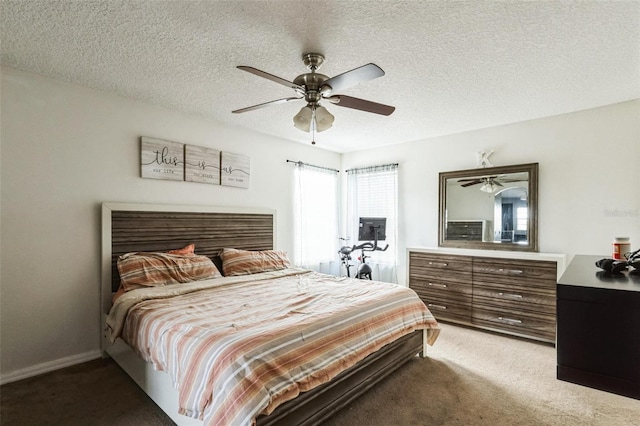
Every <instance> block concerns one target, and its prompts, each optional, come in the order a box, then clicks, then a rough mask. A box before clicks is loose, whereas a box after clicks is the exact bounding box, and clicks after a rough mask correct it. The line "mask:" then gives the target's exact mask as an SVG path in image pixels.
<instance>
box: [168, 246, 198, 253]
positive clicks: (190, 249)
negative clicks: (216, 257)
mask: <svg viewBox="0 0 640 426" xmlns="http://www.w3.org/2000/svg"><path fill="white" fill-rule="evenodd" d="M195 250H196V245H195V244H188V245H186V246H184V247H182V248H181V249H175V250H169V251H168V252H167V253H169V254H177V255H180V256H192V255H194V254H195Z"/></svg>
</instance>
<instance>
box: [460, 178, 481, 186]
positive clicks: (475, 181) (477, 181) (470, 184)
mask: <svg viewBox="0 0 640 426" xmlns="http://www.w3.org/2000/svg"><path fill="white" fill-rule="evenodd" d="M479 183H482V181H481V180H474V181H473V182H468V183H463V184H462V185H460V186H461V187H463V188H466V187H467V186H472V185H477V184H479Z"/></svg>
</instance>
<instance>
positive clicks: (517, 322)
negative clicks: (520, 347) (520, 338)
mask: <svg viewBox="0 0 640 426" xmlns="http://www.w3.org/2000/svg"><path fill="white" fill-rule="evenodd" d="M498 320H500V321H502V322H506V323H508V324H522V321H520V320H519V319H513V318H505V317H498Z"/></svg>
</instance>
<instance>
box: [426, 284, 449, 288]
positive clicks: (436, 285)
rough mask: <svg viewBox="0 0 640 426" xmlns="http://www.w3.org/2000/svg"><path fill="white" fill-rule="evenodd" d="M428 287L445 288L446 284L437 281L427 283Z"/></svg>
mask: <svg viewBox="0 0 640 426" xmlns="http://www.w3.org/2000/svg"><path fill="white" fill-rule="evenodd" d="M429 286H430V287H440V288H447V285H446V284H439V283H429Z"/></svg>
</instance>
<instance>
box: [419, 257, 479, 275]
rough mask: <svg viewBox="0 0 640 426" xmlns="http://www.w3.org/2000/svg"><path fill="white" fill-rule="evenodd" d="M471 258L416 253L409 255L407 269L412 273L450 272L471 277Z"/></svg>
mask: <svg viewBox="0 0 640 426" xmlns="http://www.w3.org/2000/svg"><path fill="white" fill-rule="evenodd" d="M471 259H472V257H470V256H447V255H442V254H431V253H418V252H411V253H410V254H409V269H410V271H412V272H414V273H418V274H419V273H421V272H422V273H428V274H429V273H442V272H447V271H452V272H456V273H467V274H468V275H469V276H471V268H472V266H471V265H472V261H471Z"/></svg>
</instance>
